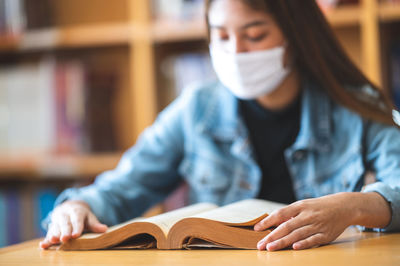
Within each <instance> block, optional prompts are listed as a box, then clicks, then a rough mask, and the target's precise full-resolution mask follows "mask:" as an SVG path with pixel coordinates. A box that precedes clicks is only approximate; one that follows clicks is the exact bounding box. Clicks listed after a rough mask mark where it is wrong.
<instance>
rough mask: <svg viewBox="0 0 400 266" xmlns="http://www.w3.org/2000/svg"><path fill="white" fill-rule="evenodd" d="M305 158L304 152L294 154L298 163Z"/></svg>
mask: <svg viewBox="0 0 400 266" xmlns="http://www.w3.org/2000/svg"><path fill="white" fill-rule="evenodd" d="M304 157H305V152H304V151H296V152H295V153H294V154H293V158H294V160H296V161H299V160H302V159H303V158H304Z"/></svg>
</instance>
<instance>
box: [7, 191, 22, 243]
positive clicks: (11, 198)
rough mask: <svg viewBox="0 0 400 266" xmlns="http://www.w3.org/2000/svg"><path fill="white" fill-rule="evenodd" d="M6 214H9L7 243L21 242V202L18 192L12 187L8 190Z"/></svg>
mask: <svg viewBox="0 0 400 266" xmlns="http://www.w3.org/2000/svg"><path fill="white" fill-rule="evenodd" d="M6 201H7V208H6V210H7V211H6V215H7V227H6V228H7V244H8V245H12V244H16V243H18V242H20V239H21V236H20V227H21V226H20V222H21V219H20V202H19V197H18V192H17V190H16V189H15V188H11V189H9V190H8V191H7V192H6Z"/></svg>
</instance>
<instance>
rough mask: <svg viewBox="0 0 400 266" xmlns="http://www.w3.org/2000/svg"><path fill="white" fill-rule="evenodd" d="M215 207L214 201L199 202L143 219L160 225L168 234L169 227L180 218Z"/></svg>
mask: <svg viewBox="0 0 400 266" xmlns="http://www.w3.org/2000/svg"><path fill="white" fill-rule="evenodd" d="M215 208H218V206H217V205H215V204H212V203H197V204H194V205H190V206H187V207H184V208H180V209H177V210H174V211H170V212H166V213H163V214H160V215H156V216H153V217H150V218H146V219H143V221H144V222H149V223H153V224H156V225H158V226H159V227H160V228H161V230H162V231H163V232H164V234H165V235H167V234H168V232H169V229H170V228H171V227H172V226H173V225H174V224H175V223H176V222H178V221H179V220H182V219H183V218H186V217H190V216H193V215H195V214H198V213H201V212H205V211H209V210H212V209H215Z"/></svg>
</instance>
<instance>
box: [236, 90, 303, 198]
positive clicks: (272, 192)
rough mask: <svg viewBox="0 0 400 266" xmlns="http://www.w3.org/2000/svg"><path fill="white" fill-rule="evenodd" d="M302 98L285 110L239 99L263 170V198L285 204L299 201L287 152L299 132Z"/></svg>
mask: <svg viewBox="0 0 400 266" xmlns="http://www.w3.org/2000/svg"><path fill="white" fill-rule="evenodd" d="M300 99H301V97H297V99H296V100H295V101H294V102H293V103H291V104H290V105H289V106H288V107H286V108H285V109H284V110H279V111H272V110H268V109H265V108H264V107H262V106H261V105H259V104H258V103H257V102H256V101H255V100H250V101H245V100H240V110H241V112H242V115H243V119H244V122H245V124H246V126H247V128H248V131H249V137H250V141H251V143H252V146H253V149H254V153H255V157H256V160H257V163H258V165H259V167H260V169H261V171H262V182H261V189H260V192H259V195H258V198H260V199H266V200H271V201H276V202H282V203H287V204H289V203H292V202H294V201H296V197H295V194H294V190H293V185H292V179H291V176H290V174H289V170H288V167H287V165H286V161H285V157H284V151H285V149H286V148H288V147H290V146H291V145H292V144H293V143H294V141H295V140H296V137H297V135H298V133H299V130H300V112H301V100H300Z"/></svg>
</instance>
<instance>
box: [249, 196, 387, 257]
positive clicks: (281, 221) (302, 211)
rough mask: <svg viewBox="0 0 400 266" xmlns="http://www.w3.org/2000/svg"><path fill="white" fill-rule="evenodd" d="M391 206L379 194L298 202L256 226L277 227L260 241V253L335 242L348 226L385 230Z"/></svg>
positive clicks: (259, 229) (276, 212)
mask: <svg viewBox="0 0 400 266" xmlns="http://www.w3.org/2000/svg"><path fill="white" fill-rule="evenodd" d="M390 217H391V213H390V207H389V204H388V203H387V202H386V201H385V200H384V199H383V197H382V196H380V195H379V194H378V193H374V192H373V193H355V192H353V193H350V192H347V193H338V194H333V195H328V196H324V197H321V198H315V199H306V200H301V201H297V202H295V203H293V204H291V205H289V206H287V207H285V208H282V209H280V210H278V211H275V212H273V213H271V214H270V215H269V216H267V217H266V218H264V219H263V220H262V221H260V222H259V223H257V224H256V225H255V226H254V230H256V231H262V230H265V229H267V228H269V227H273V226H276V227H277V228H276V229H274V230H273V231H272V232H271V233H270V234H268V235H267V236H266V237H265V238H263V239H262V240H260V242H259V243H258V245H257V247H258V249H260V250H264V249H267V250H269V251H274V250H279V249H283V248H286V247H292V248H293V249H306V248H311V247H315V246H319V245H322V244H327V243H329V242H331V241H333V240H335V239H336V238H337V237H338V236H339V235H340V234H341V233H342V232H343V231H344V230H345V229H346V228H347V227H348V226H350V225H355V224H358V225H364V226H370V227H384V226H386V225H387V224H388V223H389V222H390Z"/></svg>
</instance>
